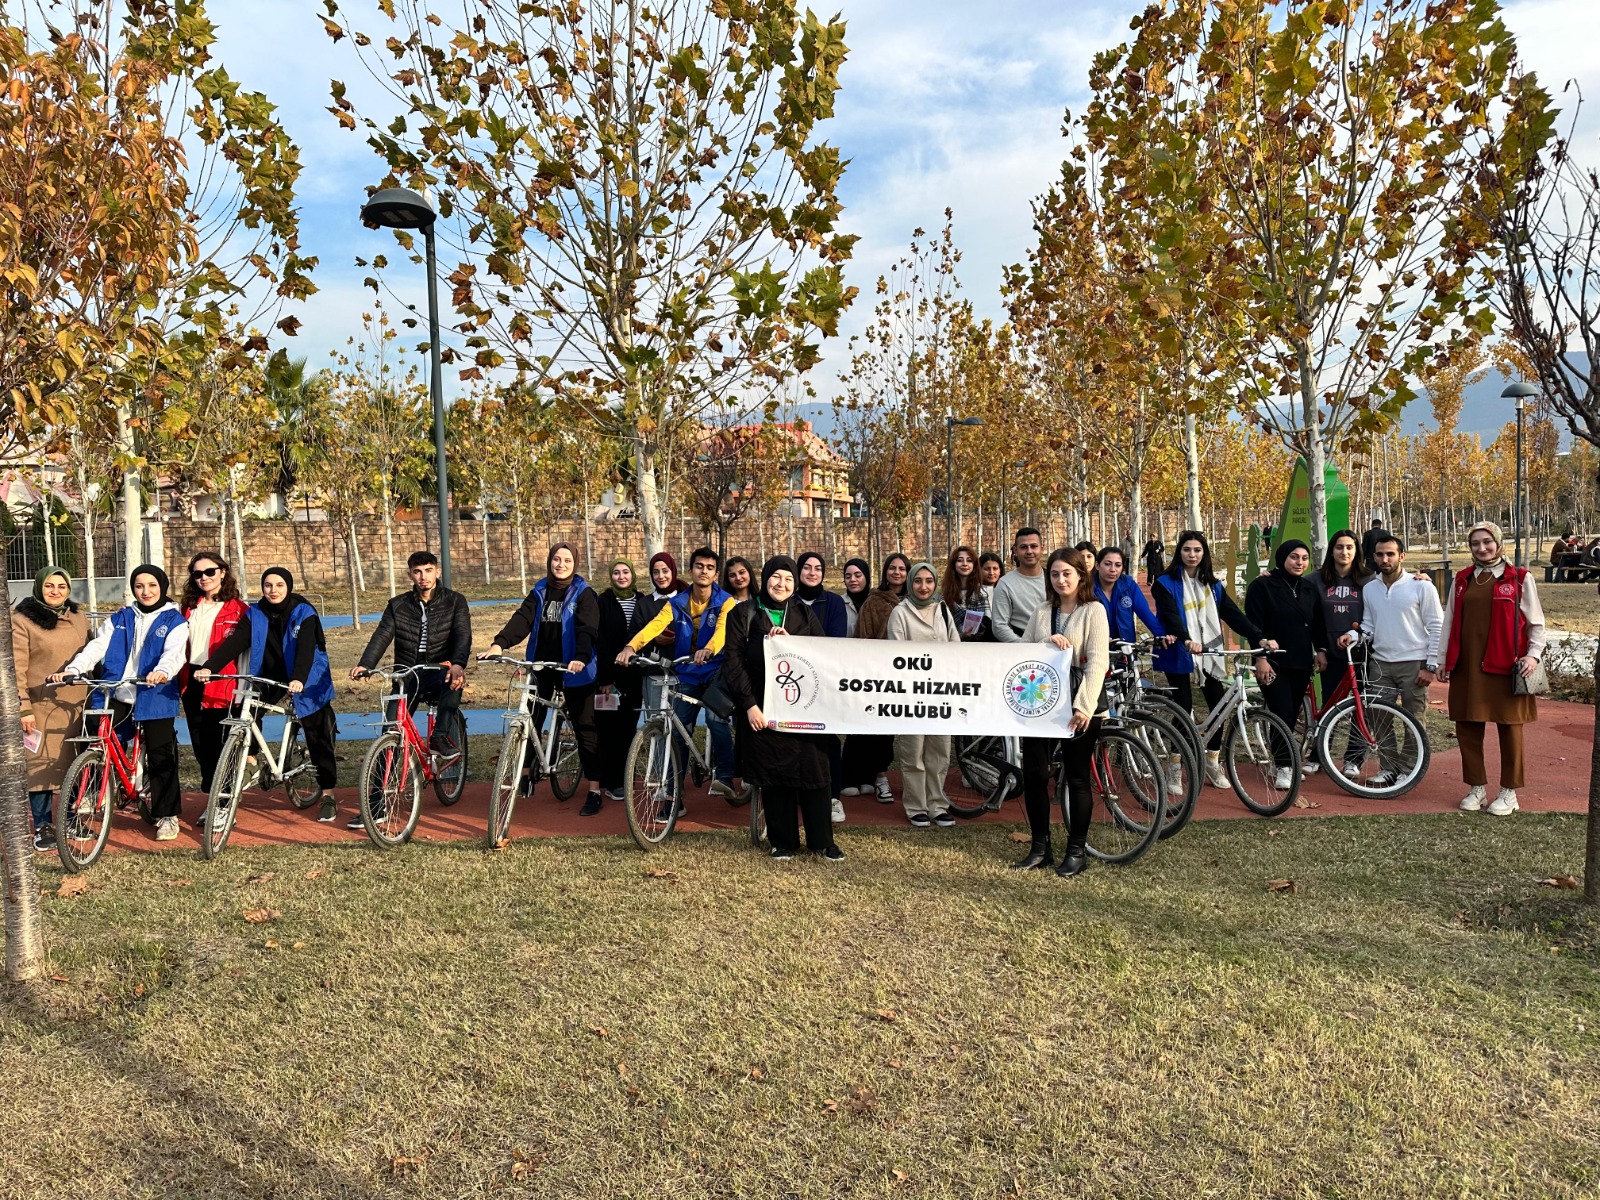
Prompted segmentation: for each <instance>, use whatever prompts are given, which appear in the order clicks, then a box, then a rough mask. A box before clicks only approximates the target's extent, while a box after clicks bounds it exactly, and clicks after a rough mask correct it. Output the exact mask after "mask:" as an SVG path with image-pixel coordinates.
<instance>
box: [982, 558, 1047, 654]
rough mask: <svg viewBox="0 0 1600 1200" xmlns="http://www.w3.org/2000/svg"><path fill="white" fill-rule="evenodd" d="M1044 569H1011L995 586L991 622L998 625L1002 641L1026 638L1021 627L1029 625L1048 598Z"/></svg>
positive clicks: (995, 631)
mask: <svg viewBox="0 0 1600 1200" xmlns="http://www.w3.org/2000/svg"><path fill="white" fill-rule="evenodd" d="M1044 589H1045V582H1044V572H1043V571H1040V572H1039V573H1038V574H1037V575H1024V574H1023V573H1022V572H1021V571H1010V572H1007V573H1006V574H1005V575H1002V576H1001V577H1000V582H999V583H997V584H995V585H994V596H993V598H992V599H991V600H990V602H989V621H990V623H991V624H992V625H993V626H994V636H995V640H996V641H998V642H1020V641H1022V634H1021V632H1020V631H1021V630H1023V629H1026V628H1027V627H1028V622H1029V621H1031V620H1033V614H1034V613H1036V612H1038V611H1039V606H1040V605H1041V604H1043V603H1044V600H1045V590H1044Z"/></svg>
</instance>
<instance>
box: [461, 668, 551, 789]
mask: <svg viewBox="0 0 1600 1200" xmlns="http://www.w3.org/2000/svg"><path fill="white" fill-rule="evenodd" d="M478 661H479V662H497V663H500V664H502V665H503V666H508V667H510V668H511V669H512V671H513V672H514V675H513V677H512V680H511V690H512V691H514V692H520V693H521V695H519V696H518V698H517V703H516V705H515V707H507V709H506V711H505V713H504V715H503V716H502V718H501V719H502V721H503V728H504V732H506V733H510V732H511V730H512V729H513V728H515V727H517V726H521V727H523V728H525V729H526V730H527V731H528V740H527V744H528V745H530V746H532V747H533V750H534V753H535V754H537V755H538V756H539V770H540V773H541V775H551V774H554V772H555V761H556V730H557V728H558V726H559V725H560V722H559V721H556V720H554V719H552V718H553V717H554V716H555V714H556V713H558V712H561V711H563V710H564V709H565V708H566V704H567V697H566V693H564V692H562V691H559V690H552V691H551V693H550V696H549V698H548V699H547V698H545V697H544V696H541V695H539V681H538V680H537V679H535V678H534V676H536V675H538V674H539V672H541V671H565V670H566V669H567V665H566V663H553V662H527V661H524V660H521V659H515V658H511V657H509V656H507V655H497V656H495V657H493V658H490V657H487V656H484V657H480V658H479V659H478ZM519 677H520V678H519ZM541 709H544V710H548V711H547V712H545V713H541V712H540V710H541ZM430 719H431V718H430ZM430 732H431V727H430Z"/></svg>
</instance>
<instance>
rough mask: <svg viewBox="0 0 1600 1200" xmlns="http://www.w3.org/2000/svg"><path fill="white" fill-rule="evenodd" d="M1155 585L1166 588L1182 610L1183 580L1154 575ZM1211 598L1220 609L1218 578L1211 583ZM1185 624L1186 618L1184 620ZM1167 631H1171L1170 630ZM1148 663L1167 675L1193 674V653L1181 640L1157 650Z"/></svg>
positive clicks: (1220, 590) (1192, 633)
mask: <svg viewBox="0 0 1600 1200" xmlns="http://www.w3.org/2000/svg"><path fill="white" fill-rule="evenodd" d="M1154 586H1155V587H1159V588H1166V589H1167V593H1168V595H1170V596H1172V598H1173V599H1175V600H1176V601H1177V602H1178V611H1179V612H1182V611H1183V580H1181V579H1174V578H1173V577H1172V576H1171V575H1158V576H1156V582H1155V585H1154ZM1211 599H1212V600H1213V601H1214V602H1215V603H1216V605H1217V607H1218V608H1219V609H1220V608H1221V607H1222V583H1221V581H1220V580H1219V581H1218V582H1216V583H1213V584H1212V585H1211ZM1185 624H1187V620H1186V621H1185ZM1167 632H1169V633H1171V632H1173V631H1172V630H1168V631H1167ZM1189 636H1190V637H1193V636H1194V630H1192V629H1191V630H1190V631H1189ZM1150 663H1151V665H1152V666H1154V667H1155V669H1156V670H1158V671H1165V672H1166V673H1167V674H1169V675H1192V674H1194V655H1192V654H1190V653H1189V647H1187V646H1185V645H1184V644H1183V643H1182V642H1174V643H1173V644H1172V645H1171V646H1168V647H1167V648H1166V649H1164V650H1157V651H1156V652H1155V654H1154V656H1153V657H1152V658H1151V660H1150Z"/></svg>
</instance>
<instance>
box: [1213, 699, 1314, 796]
mask: <svg viewBox="0 0 1600 1200" xmlns="http://www.w3.org/2000/svg"><path fill="white" fill-rule="evenodd" d="M1243 721H1244V728H1243V730H1241V729H1240V727H1239V722H1240V718H1239V716H1238V714H1235V715H1234V717H1233V718H1232V719H1230V720H1229V722H1228V732H1227V734H1226V735H1224V737H1223V739H1222V761H1223V762H1224V763H1225V764H1227V771H1228V780H1229V782H1231V783H1232V784H1233V790H1234V794H1235V795H1237V796H1238V797H1239V799H1240V800H1242V801H1243V802H1244V806H1245V807H1246V808H1248V809H1249V810H1250V811H1251V812H1253V813H1255V814H1256V815H1257V816H1262V817H1275V816H1277V815H1278V814H1279V813H1281V812H1283V811H1284V810H1285V809H1286V808H1288V807H1289V805H1291V804H1293V803H1294V798H1295V797H1296V796H1298V795H1299V794H1300V747H1298V746H1296V745H1295V744H1294V734H1293V733H1291V732H1290V731H1289V727H1288V726H1287V725H1285V724H1284V723H1283V718H1282V717H1280V716H1278V715H1277V714H1276V713H1270V712H1268V711H1267V710H1266V709H1264V708H1252V709H1250V710H1249V711H1248V712H1246V713H1245V714H1244V716H1243ZM1279 763H1288V764H1289V765H1288V767H1287V768H1283V767H1280V766H1279V765H1278V764H1279ZM1281 770H1287V771H1288V773H1289V776H1288V784H1289V786H1288V787H1285V788H1279V787H1278V784H1277V777H1278V773H1279V772H1280V771H1281Z"/></svg>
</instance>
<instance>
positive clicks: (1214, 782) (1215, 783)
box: [1206, 758, 1233, 791]
mask: <svg viewBox="0 0 1600 1200" xmlns="http://www.w3.org/2000/svg"><path fill="white" fill-rule="evenodd" d="M1206 783H1207V784H1209V785H1210V786H1211V787H1214V788H1221V789H1222V790H1223V791H1227V790H1228V789H1229V788H1231V787H1232V786H1233V784H1231V783H1229V782H1228V773H1227V772H1226V771H1224V770H1223V769H1222V764H1221V763H1220V762H1218V761H1217V760H1216V759H1214V758H1208V759H1206Z"/></svg>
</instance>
